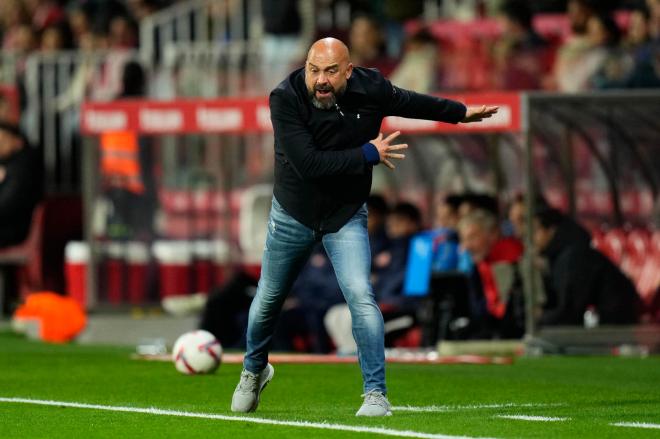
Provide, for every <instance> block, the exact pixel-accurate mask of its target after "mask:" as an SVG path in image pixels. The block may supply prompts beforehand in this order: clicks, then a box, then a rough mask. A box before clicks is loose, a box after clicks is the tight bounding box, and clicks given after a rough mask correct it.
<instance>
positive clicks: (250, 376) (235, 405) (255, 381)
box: [231, 363, 275, 413]
mask: <svg viewBox="0 0 660 439" xmlns="http://www.w3.org/2000/svg"><path fill="white" fill-rule="evenodd" d="M274 374H275V368H274V367H273V366H271V364H270V363H268V365H267V366H266V368H265V369H264V370H262V371H261V372H260V373H258V374H255V373H252V372H248V371H247V370H245V369H243V372H241V379H240V381H239V382H238V385H237V386H236V390H234V396H233V397H232V398H231V411H232V412H239V413H250V412H253V411H255V410H256V409H257V406H258V405H259V396H261V392H262V391H263V390H264V388H266V385H267V384H268V383H269V382H270V380H272V379H273V375H274Z"/></svg>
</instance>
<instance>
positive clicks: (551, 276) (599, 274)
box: [541, 218, 641, 325]
mask: <svg viewBox="0 0 660 439" xmlns="http://www.w3.org/2000/svg"><path fill="white" fill-rule="evenodd" d="M542 253H543V255H544V256H545V257H546V258H547V259H548V262H549V267H548V268H549V270H548V272H547V273H546V274H545V276H544V284H545V288H546V293H547V294H548V295H551V296H554V297H555V298H556V304H555V306H554V307H552V308H550V309H546V310H544V312H543V316H542V318H541V323H542V324H545V325H582V323H583V316H584V312H585V310H586V309H587V307H588V306H589V305H594V306H595V308H596V311H597V312H598V314H599V315H600V323H602V324H631V323H635V322H637V320H638V315H639V310H640V305H641V303H640V299H639V296H638V295H637V291H636V290H635V287H634V285H633V284H632V282H631V281H630V279H628V278H627V277H626V276H625V275H624V274H623V273H622V272H621V270H619V268H618V267H617V266H615V265H614V264H613V263H612V262H611V261H610V260H609V259H608V258H607V257H606V256H605V255H603V254H602V253H601V252H599V251H597V250H595V249H593V248H592V247H591V246H590V245H589V243H588V242H587V241H586V240H585V239H584V232H583V229H582V231H581V230H579V229H578V228H577V227H576V224H575V223H573V222H572V220H570V219H568V218H567V219H566V220H564V221H563V222H562V223H560V224H559V226H558V227H557V230H556V232H555V235H554V237H553V238H552V239H551V240H550V242H549V243H548V246H547V247H546V248H545V249H544V250H543V252H542Z"/></svg>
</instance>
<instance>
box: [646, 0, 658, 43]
mask: <svg viewBox="0 0 660 439" xmlns="http://www.w3.org/2000/svg"><path fill="white" fill-rule="evenodd" d="M646 5H647V7H648V9H649V35H650V36H651V39H652V40H654V41H660V0H646Z"/></svg>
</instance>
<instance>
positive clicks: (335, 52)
mask: <svg viewBox="0 0 660 439" xmlns="http://www.w3.org/2000/svg"><path fill="white" fill-rule="evenodd" d="M319 57H322V58H327V59H334V60H336V61H344V62H346V63H348V62H350V57H351V56H350V53H349V51H348V47H346V44H344V43H343V42H342V41H341V40H338V39H337V38H331V37H328V38H322V39H320V40H318V41H317V42H315V43H314V44H312V47H310V48H309V51H308V52H307V60H308V61H309V60H310V58H314V59H317V58H319Z"/></svg>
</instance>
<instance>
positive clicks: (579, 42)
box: [545, 0, 598, 92]
mask: <svg viewBox="0 0 660 439" xmlns="http://www.w3.org/2000/svg"><path fill="white" fill-rule="evenodd" d="M597 12H598V9H597V2H596V1H594V0H569V2H568V6H567V10H566V14H567V16H568V20H569V23H570V26H571V32H572V35H571V36H570V38H569V39H568V40H567V41H565V42H564V43H563V44H562V45H561V46H560V47H559V49H558V50H557V57H556V59H555V65H554V67H553V73H552V75H551V76H549V77H548V78H547V79H548V81H546V82H547V83H546V84H545V87H546V88H550V89H557V90H559V91H564V92H576V91H579V90H583V89H585V88H586V82H587V80H588V78H589V77H590V76H591V74H592V73H593V71H594V69H593V68H590V69H587V70H588V72H587V73H586V74H585V73H583V70H584V66H583V64H584V61H583V57H584V56H585V55H586V54H587V53H588V52H589V51H590V49H591V44H590V43H589V39H588V37H587V23H588V21H589V19H590V18H591V17H593V16H595V15H596V13H597ZM575 75H577V76H575Z"/></svg>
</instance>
